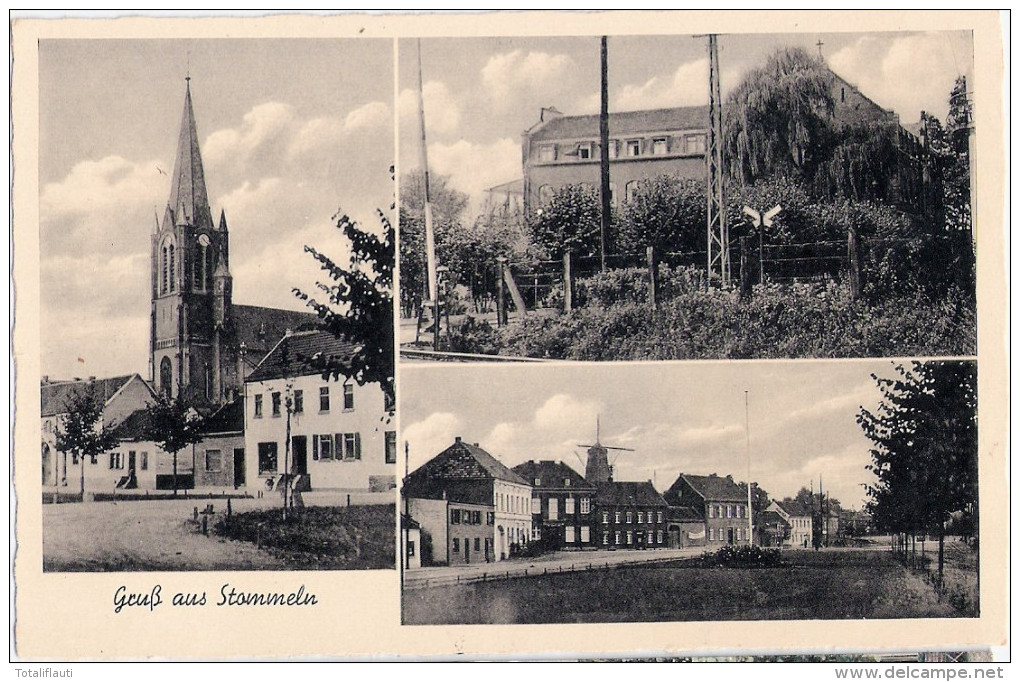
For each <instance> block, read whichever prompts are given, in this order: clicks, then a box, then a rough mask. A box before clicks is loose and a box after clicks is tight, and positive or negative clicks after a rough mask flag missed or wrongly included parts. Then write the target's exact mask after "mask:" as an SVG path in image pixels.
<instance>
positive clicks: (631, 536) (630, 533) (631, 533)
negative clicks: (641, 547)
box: [627, 530, 634, 545]
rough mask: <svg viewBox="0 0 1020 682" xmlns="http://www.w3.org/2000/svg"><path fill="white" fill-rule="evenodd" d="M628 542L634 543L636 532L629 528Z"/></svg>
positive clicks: (629, 543)
mask: <svg viewBox="0 0 1020 682" xmlns="http://www.w3.org/2000/svg"><path fill="white" fill-rule="evenodd" d="M627 544H628V545H632V544H634V533H633V532H631V531H629V530H628V531H627Z"/></svg>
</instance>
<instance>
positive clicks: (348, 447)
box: [334, 433, 361, 459]
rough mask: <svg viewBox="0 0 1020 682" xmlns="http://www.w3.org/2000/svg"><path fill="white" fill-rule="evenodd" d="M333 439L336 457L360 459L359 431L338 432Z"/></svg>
mask: <svg viewBox="0 0 1020 682" xmlns="http://www.w3.org/2000/svg"><path fill="white" fill-rule="evenodd" d="M335 441H336V449H335V450H334V451H335V452H336V458H337V459H341V458H342V459H361V434H360V433H338V434H336V435H335Z"/></svg>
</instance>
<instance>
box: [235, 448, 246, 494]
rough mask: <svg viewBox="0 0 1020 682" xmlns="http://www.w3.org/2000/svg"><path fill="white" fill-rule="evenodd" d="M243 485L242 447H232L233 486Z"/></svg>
mask: <svg viewBox="0 0 1020 682" xmlns="http://www.w3.org/2000/svg"><path fill="white" fill-rule="evenodd" d="M242 485H244V448H234V487H235V488H237V487H239V486H242Z"/></svg>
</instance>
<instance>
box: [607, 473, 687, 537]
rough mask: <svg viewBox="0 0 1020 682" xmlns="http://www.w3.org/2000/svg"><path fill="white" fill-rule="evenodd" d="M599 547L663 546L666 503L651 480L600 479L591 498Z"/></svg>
mask: <svg viewBox="0 0 1020 682" xmlns="http://www.w3.org/2000/svg"><path fill="white" fill-rule="evenodd" d="M595 500H596V501H595V507H596V512H597V519H598V526H597V534H596V540H597V542H598V546H599V547H600V548H602V549H651V548H660V547H666V546H667V544H668V538H667V536H666V530H667V528H668V524H669V519H668V512H669V505H668V504H667V503H666V500H664V499H663V497H662V495H660V494H659V493H658V492H657V491H656V490H655V487H654V486H653V485H652V482H651V481H640V482H631V481H613V480H609V481H604V482H602V483H599V484H597V493H596V498H595Z"/></svg>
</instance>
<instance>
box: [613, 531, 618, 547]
mask: <svg viewBox="0 0 1020 682" xmlns="http://www.w3.org/2000/svg"><path fill="white" fill-rule="evenodd" d="M613 539H614V540H616V542H614V543H613V544H616V545H618V544H620V531H616V537H614V538H613Z"/></svg>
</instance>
